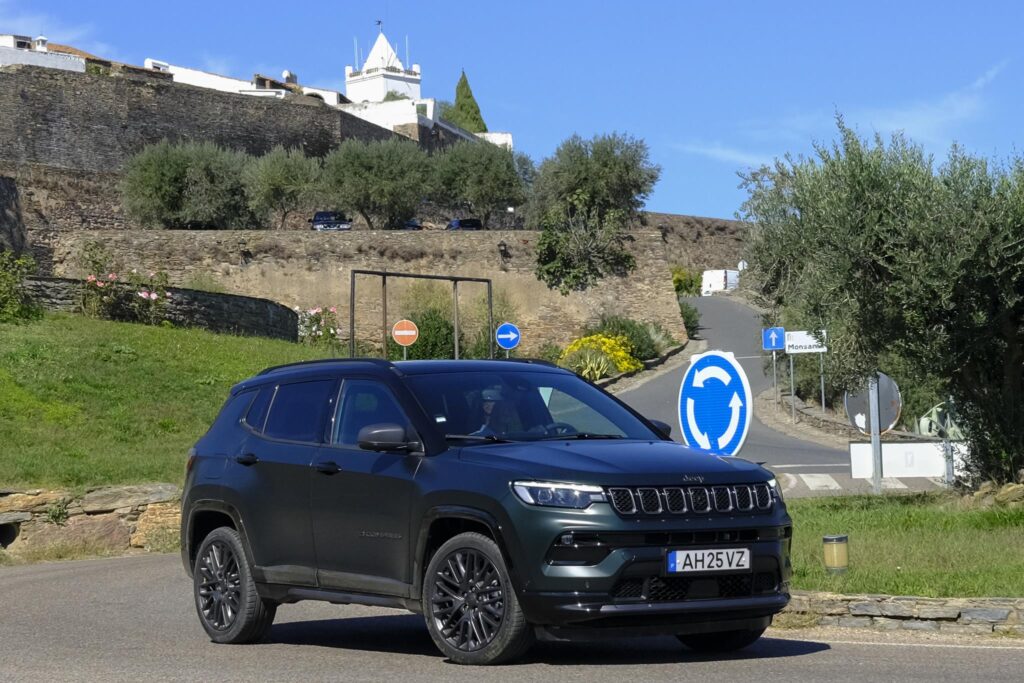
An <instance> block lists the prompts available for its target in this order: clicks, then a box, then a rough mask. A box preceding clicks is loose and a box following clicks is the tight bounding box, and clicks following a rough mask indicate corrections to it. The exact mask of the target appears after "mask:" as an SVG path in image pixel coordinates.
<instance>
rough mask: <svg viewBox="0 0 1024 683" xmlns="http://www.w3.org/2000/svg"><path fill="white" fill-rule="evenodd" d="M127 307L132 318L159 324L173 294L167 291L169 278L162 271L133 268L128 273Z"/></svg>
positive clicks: (150, 323)
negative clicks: (128, 293) (128, 294)
mask: <svg viewBox="0 0 1024 683" xmlns="http://www.w3.org/2000/svg"><path fill="white" fill-rule="evenodd" d="M128 285H129V286H128V291H129V292H133V294H131V295H130V296H129V299H128V308H129V309H130V311H131V317H132V319H133V320H137V321H139V322H142V323H147V324H149V325H159V324H160V323H161V322H162V321H163V320H164V318H165V313H166V309H167V306H168V305H169V304H170V302H171V299H172V298H173V295H172V294H171V293H170V292H168V291H167V288H168V286H169V278H168V276H167V273H165V272H163V271H149V272H146V273H144V272H140V271H139V270H138V269H136V268H133V269H132V270H131V272H130V273H129V274H128Z"/></svg>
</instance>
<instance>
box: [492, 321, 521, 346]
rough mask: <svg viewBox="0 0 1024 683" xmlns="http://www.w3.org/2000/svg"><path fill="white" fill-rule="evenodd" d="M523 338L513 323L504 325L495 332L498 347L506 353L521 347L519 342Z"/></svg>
mask: <svg viewBox="0 0 1024 683" xmlns="http://www.w3.org/2000/svg"><path fill="white" fill-rule="evenodd" d="M522 336H523V335H521V334H520V333H519V328H518V327H516V326H515V325H513V324H512V323H502V324H500V325H498V329H496V330H495V331H494V341H496V342H498V346H500V347H501V348H503V349H505V350H506V351H511V350H512V349H514V348H516V347H517V346H519V340H520V339H521V338H522Z"/></svg>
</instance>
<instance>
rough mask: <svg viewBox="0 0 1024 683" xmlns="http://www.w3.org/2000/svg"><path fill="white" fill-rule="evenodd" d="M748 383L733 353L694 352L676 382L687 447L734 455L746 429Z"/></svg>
mask: <svg viewBox="0 0 1024 683" xmlns="http://www.w3.org/2000/svg"><path fill="white" fill-rule="evenodd" d="M752 411H753V403H752V401H751V394H750V383H749V382H748V381H747V376H746V374H744V372H743V368H741V367H740V364H739V363H738V362H737V361H736V358H735V356H733V354H731V353H728V352H725V351H708V352H707V353H702V354H699V355H696V356H694V357H693V358H692V359H691V360H690V367H689V369H688V370H687V371H686V374H685V375H683V382H682V384H681V385H680V386H679V427H680V428H681V431H682V434H683V440H685V441H686V444H687V445H688V446H690V447H691V448H695V449H697V450H702V451H707V452H708V453H711V454H713V455H736V453H738V452H739V450H740V447H741V446H742V445H743V442H744V440H746V438H747V432H748V431H749V430H750V416H751V412H752Z"/></svg>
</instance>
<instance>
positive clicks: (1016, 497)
mask: <svg viewBox="0 0 1024 683" xmlns="http://www.w3.org/2000/svg"><path fill="white" fill-rule="evenodd" d="M995 500H996V502H997V503H999V504H1000V505H1014V504H1017V503H1024V484H1007V485H1006V486H1004V487H1003V488H1001V489H999V493H997V494H996V498H995Z"/></svg>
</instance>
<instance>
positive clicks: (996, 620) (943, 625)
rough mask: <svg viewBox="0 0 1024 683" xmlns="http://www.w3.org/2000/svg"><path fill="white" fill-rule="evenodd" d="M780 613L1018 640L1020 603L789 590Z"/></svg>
mask: <svg viewBox="0 0 1024 683" xmlns="http://www.w3.org/2000/svg"><path fill="white" fill-rule="evenodd" d="M786 612H788V613H793V614H800V615H807V616H809V617H811V618H813V619H814V620H815V621H816V623H817V624H818V625H820V626H841V627H849V628H873V629H880V630H886V631H890V630H894V629H902V630H905V631H941V632H943V633H993V632H995V633H1008V634H1015V635H1024V598H919V597H913V596H896V597H894V596H890V595H840V594H838V593H818V592H808V591H793V599H792V600H791V601H790V603H789V607H787V608H786Z"/></svg>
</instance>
